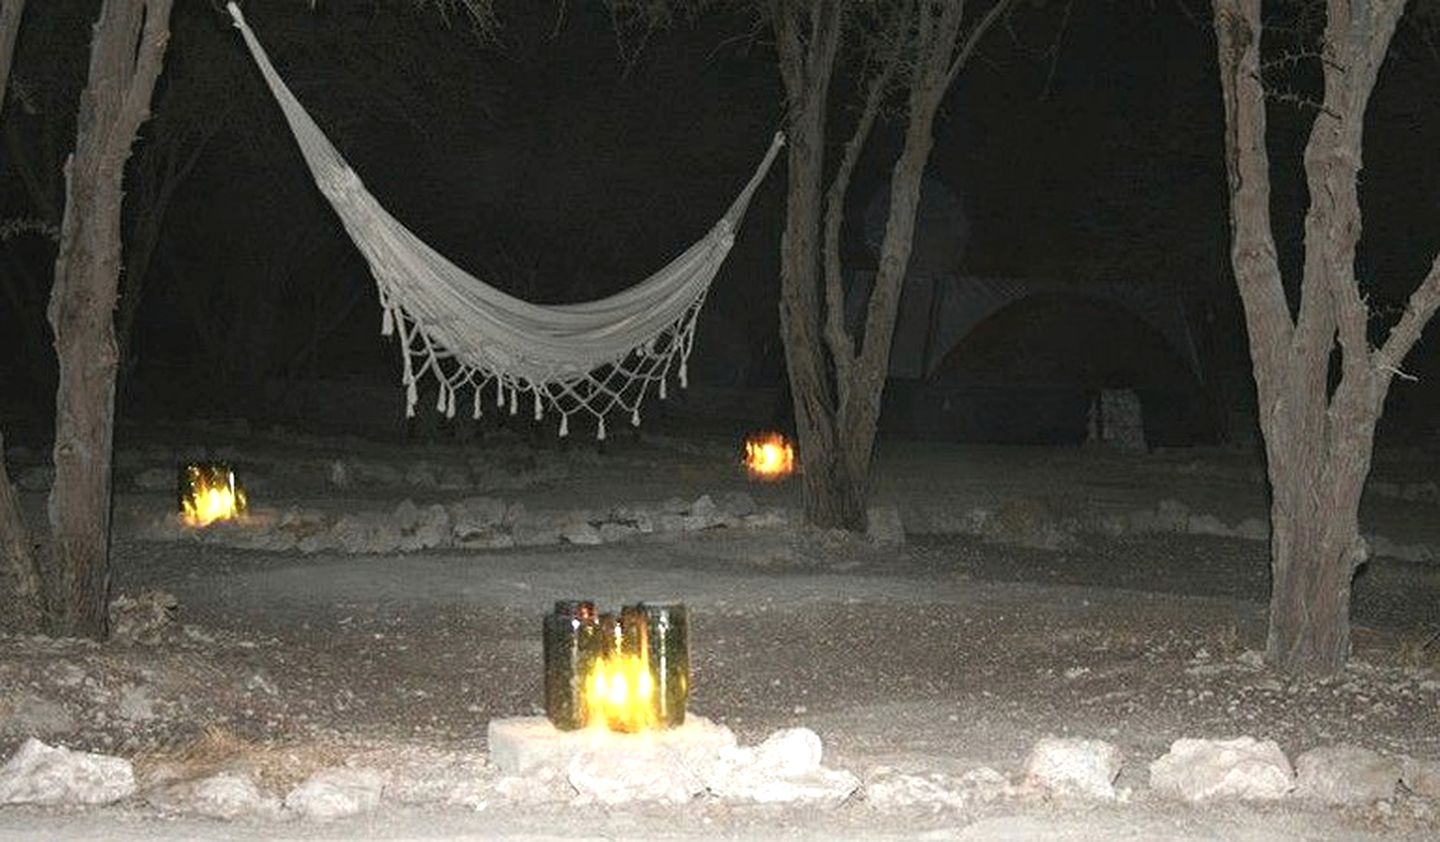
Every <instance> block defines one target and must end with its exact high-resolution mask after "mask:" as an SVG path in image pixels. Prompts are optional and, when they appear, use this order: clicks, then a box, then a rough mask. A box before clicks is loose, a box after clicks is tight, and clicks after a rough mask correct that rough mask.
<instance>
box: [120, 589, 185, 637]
mask: <svg viewBox="0 0 1440 842" xmlns="http://www.w3.org/2000/svg"><path fill="white" fill-rule="evenodd" d="M179 611H180V600H179V599H177V598H176V597H175V595H174V594H172V593H170V592H169V591H163V590H147V591H142V592H141V593H140V594H139V595H137V596H133V597H132V596H129V595H127V594H120V595H119V596H117V597H115V598H114V599H112V600H110V612H109V613H110V617H109V619H110V640H111V641H115V642H124V643H156V642H158V641H159V640H160V638H161V637H162V636H164V634H165V631H166V629H168V628H170V626H171V625H172V624H173V623H174V622H175V615H176V614H177V613H179Z"/></svg>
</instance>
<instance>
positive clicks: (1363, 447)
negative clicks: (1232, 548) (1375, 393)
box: [1265, 407, 1378, 674]
mask: <svg viewBox="0 0 1440 842" xmlns="http://www.w3.org/2000/svg"><path fill="white" fill-rule="evenodd" d="M1322 409H1323V407H1322ZM1376 414H1377V415H1378V412H1377V413H1376ZM1322 424H1323V421H1322ZM1305 426H1311V425H1299V424H1297V425H1295V427H1294V429H1304V427H1305ZM1347 426H1350V427H1351V428H1352V429H1367V428H1368V429H1374V425H1373V419H1372V420H1371V422H1370V423H1369V424H1368V425H1367V424H1365V422H1363V421H1358V422H1357V423H1354V424H1351V425H1347ZM1266 435H1267V439H1270V438H1275V439H1280V440H1282V441H1284V439H1285V435H1284V434H1283V433H1281V432H1280V431H1278V430H1275V429H1271V430H1270V431H1268V432H1267V434H1266ZM1325 439H1331V440H1332V441H1333V442H1334V443H1333V445H1332V447H1333V448H1334V449H1331V448H1327V447H1325V446H1324V444H1323V442H1324V440H1325ZM1371 448H1372V442H1371V441H1370V439H1369V436H1366V435H1348V436H1344V437H1343V438H1340V439H1333V438H1332V436H1329V435H1327V436H1322V437H1320V440H1319V441H1316V440H1311V441H1308V442H1307V441H1301V440H1298V439H1297V438H1294V437H1293V436H1292V437H1291V438H1290V439H1289V441H1285V443H1284V445H1283V447H1282V448H1277V450H1281V449H1283V451H1284V452H1283V455H1281V454H1280V453H1276V454H1275V457H1276V458H1275V459H1272V467H1271V469H1270V484H1271V489H1272V492H1271V504H1270V529H1271V533H1270V573H1271V591H1270V626H1269V633H1268V635H1267V638H1266V643H1265V656H1266V660H1267V661H1269V662H1270V663H1271V664H1274V665H1276V666H1279V667H1281V668H1282V669H1285V670H1286V671H1289V672H1301V673H1320V674H1326V673H1333V672H1336V671H1338V670H1340V669H1342V668H1343V667H1344V666H1345V661H1346V659H1347V658H1348V657H1349V654H1350V586H1351V582H1352V581H1353V580H1354V577H1355V571H1356V568H1357V567H1358V566H1359V565H1360V564H1361V563H1362V562H1364V561H1365V557H1366V555H1365V544H1364V541H1363V539H1362V538H1361V537H1360V524H1359V510H1360V496H1361V493H1362V492H1363V491H1364V487H1365V477H1366V475H1367V474H1368V473H1369V470H1370V454H1371ZM1280 460H1283V461H1280Z"/></svg>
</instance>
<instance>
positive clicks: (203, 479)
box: [180, 465, 245, 527]
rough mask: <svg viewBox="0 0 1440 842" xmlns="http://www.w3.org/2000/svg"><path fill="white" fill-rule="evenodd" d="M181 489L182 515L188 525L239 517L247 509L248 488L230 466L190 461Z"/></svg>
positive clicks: (183, 475)
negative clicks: (239, 481)
mask: <svg viewBox="0 0 1440 842" xmlns="http://www.w3.org/2000/svg"><path fill="white" fill-rule="evenodd" d="M180 489H181V490H180V517H181V519H183V520H184V521H185V523H186V524H187V525H188V526H197V527H198V526H209V525H210V524H212V523H215V522H216V521H222V520H237V519H239V518H240V517H241V516H242V515H243V514H244V513H245V492H244V491H243V490H242V489H241V488H240V487H239V486H238V485H237V484H236V482H235V472H234V471H232V470H230V468H229V467H227V466H224V465H187V466H185V469H184V470H183V471H182V472H181V484H180Z"/></svg>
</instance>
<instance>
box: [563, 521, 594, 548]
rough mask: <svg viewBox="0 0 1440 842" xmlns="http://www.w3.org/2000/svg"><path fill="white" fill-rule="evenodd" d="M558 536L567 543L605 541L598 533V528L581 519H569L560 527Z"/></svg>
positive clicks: (592, 544)
mask: <svg viewBox="0 0 1440 842" xmlns="http://www.w3.org/2000/svg"><path fill="white" fill-rule="evenodd" d="M560 537H561V539H563V540H564V541H565V542H567V543H570V544H579V545H582V546H595V545H596V544H603V543H605V539H604V538H603V537H602V536H601V535H600V530H598V529H596V528H595V527H593V526H591V525H590V524H589V523H587V522H585V521H583V520H577V521H571V522H570V523H567V524H565V525H564V526H562V527H560Z"/></svg>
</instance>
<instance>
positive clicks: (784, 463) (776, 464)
mask: <svg viewBox="0 0 1440 842" xmlns="http://www.w3.org/2000/svg"><path fill="white" fill-rule="evenodd" d="M745 471H746V472H747V473H748V474H749V475H750V478H751V479H757V480H762V481H766V482H773V481H776V480H782V479H785V478H786V477H788V476H790V475H791V474H793V473H794V472H795V447H794V445H792V444H791V443H790V440H789V439H787V438H785V436H783V435H782V434H780V433H761V434H759V435H756V436H751V437H750V438H749V439H747V440H746V441H745Z"/></svg>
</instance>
